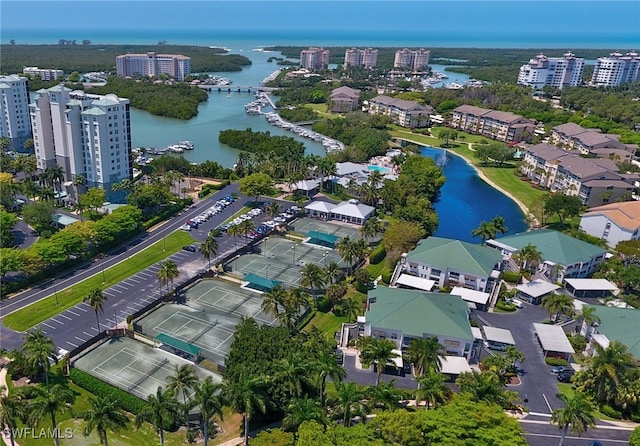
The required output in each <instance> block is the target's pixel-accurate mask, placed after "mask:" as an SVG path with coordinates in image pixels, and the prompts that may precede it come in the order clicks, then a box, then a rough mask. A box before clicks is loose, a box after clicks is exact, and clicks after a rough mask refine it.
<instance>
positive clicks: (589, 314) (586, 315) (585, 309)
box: [580, 305, 600, 339]
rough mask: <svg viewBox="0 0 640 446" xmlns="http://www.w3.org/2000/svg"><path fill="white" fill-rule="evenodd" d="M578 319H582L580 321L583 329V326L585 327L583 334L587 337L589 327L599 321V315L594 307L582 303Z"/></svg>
mask: <svg viewBox="0 0 640 446" xmlns="http://www.w3.org/2000/svg"><path fill="white" fill-rule="evenodd" d="M580 319H582V322H581V323H580V325H581V326H582V328H583V329H584V328H585V326H586V328H587V329H586V332H585V336H586V337H587V339H589V336H590V335H591V327H593V326H594V324H596V323H599V322H600V316H598V315H597V314H596V307H594V306H591V305H583V306H582V310H580Z"/></svg>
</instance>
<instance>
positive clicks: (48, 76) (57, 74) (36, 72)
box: [22, 67, 64, 81]
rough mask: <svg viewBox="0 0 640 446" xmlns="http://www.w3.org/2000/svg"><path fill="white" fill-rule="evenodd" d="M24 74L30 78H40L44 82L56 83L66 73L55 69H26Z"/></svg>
mask: <svg viewBox="0 0 640 446" xmlns="http://www.w3.org/2000/svg"><path fill="white" fill-rule="evenodd" d="M22 74H26V75H28V76H40V79H42V80H43V81H55V80H58V78H61V77H62V76H64V71H62V70H55V69H53V68H38V67H25V68H24V69H23V70H22Z"/></svg>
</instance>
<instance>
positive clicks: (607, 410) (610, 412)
mask: <svg viewBox="0 0 640 446" xmlns="http://www.w3.org/2000/svg"><path fill="white" fill-rule="evenodd" d="M600 412H602V413H603V414H604V415H606V416H608V417H611V418H615V419H616V420H619V419H621V418H622V413H621V412H620V411H619V410H616V409H614V408H613V407H611V406H609V405H608V404H603V405H602V406H601V407H600Z"/></svg>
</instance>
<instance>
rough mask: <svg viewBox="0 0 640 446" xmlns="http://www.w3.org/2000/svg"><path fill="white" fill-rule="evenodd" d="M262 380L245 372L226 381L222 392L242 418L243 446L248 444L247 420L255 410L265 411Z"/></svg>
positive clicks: (265, 399) (265, 404)
mask: <svg viewBox="0 0 640 446" xmlns="http://www.w3.org/2000/svg"><path fill="white" fill-rule="evenodd" d="M263 386H264V380H263V379H262V378H259V377H255V376H251V375H249V374H247V373H245V374H243V375H241V376H240V378H239V379H238V380H237V381H226V382H224V387H223V389H222V393H223V395H224V397H225V399H226V400H227V401H228V402H229V403H230V404H231V406H232V407H233V408H234V409H235V410H236V411H237V412H239V413H240V414H241V415H242V417H243V418H244V446H249V421H250V420H251V418H252V417H253V415H254V414H255V412H256V411H257V410H259V411H260V412H262V413H265V412H266V410H267V398H266V396H265V394H264V393H263V389H262V387H263Z"/></svg>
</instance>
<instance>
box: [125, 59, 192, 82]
mask: <svg viewBox="0 0 640 446" xmlns="http://www.w3.org/2000/svg"><path fill="white" fill-rule="evenodd" d="M116 73H117V75H118V76H123V77H127V76H150V77H154V76H159V75H161V74H168V75H169V76H171V77H172V78H174V79H176V80H178V81H183V80H184V78H185V76H188V75H189V74H191V58H190V57H187V56H183V55H181V54H156V53H154V52H148V53H146V54H124V55H121V56H118V57H116Z"/></svg>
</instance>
